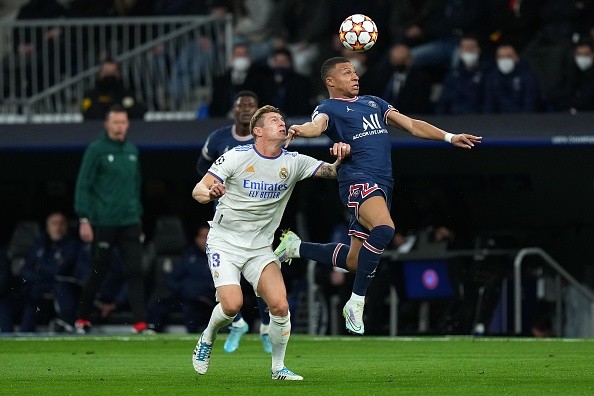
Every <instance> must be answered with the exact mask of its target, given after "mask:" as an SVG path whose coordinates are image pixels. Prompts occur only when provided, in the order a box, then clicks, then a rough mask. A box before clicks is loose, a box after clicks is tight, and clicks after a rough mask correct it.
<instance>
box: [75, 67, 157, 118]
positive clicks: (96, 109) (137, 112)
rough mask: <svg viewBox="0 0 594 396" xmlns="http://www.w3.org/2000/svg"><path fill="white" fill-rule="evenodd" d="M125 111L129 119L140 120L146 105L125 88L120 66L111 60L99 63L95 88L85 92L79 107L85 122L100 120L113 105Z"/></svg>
mask: <svg viewBox="0 0 594 396" xmlns="http://www.w3.org/2000/svg"><path fill="white" fill-rule="evenodd" d="M116 104H117V105H120V106H122V107H124V109H126V111H127V112H128V116H129V117H130V118H131V119H142V118H143V117H144V113H146V110H147V109H146V105H145V104H144V103H143V102H142V101H141V100H139V99H138V98H137V97H136V94H135V93H134V92H132V91H131V90H130V89H128V88H126V86H125V85H124V81H123V80H122V72H121V71H120V66H119V65H118V64H117V63H116V62H115V61H113V60H111V59H106V60H105V61H103V62H102V63H101V68H100V69H99V73H97V78H96V80H95V88H93V89H91V90H89V91H87V92H85V94H84V97H83V100H82V102H81V105H80V110H81V113H82V115H83V117H84V119H85V120H102V119H104V118H105V115H106V114H107V111H108V110H109V108H110V107H111V106H113V105H116Z"/></svg>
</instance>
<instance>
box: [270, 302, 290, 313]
mask: <svg viewBox="0 0 594 396" xmlns="http://www.w3.org/2000/svg"><path fill="white" fill-rule="evenodd" d="M268 309H269V310H270V314H271V315H274V316H286V315H288V313H289V303H288V302H287V300H286V299H285V300H284V301H283V300H279V301H271V302H269V303H268Z"/></svg>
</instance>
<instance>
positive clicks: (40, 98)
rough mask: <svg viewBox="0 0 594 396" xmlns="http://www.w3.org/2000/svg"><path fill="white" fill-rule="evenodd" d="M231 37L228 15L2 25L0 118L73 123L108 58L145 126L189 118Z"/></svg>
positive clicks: (224, 56)
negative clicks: (148, 120) (166, 117)
mask: <svg viewBox="0 0 594 396" xmlns="http://www.w3.org/2000/svg"><path fill="white" fill-rule="evenodd" d="M231 36H232V20H231V15H227V16H226V17H225V18H215V17H212V16H191V17H190V16H188V17H186V16H176V17H137V18H97V19H91V18H89V19H51V20H26V21H25V20H21V21H2V22H0V54H1V55H2V74H0V93H2V100H1V101H0V114H2V115H3V117H4V118H6V117H8V118H10V119H15V120H17V121H19V120H21V121H22V119H23V118H24V119H25V121H27V122H28V121H31V120H41V121H42V122H76V121H80V120H81V116H80V102H81V100H82V98H83V94H84V92H85V91H86V90H87V89H90V88H92V87H93V86H94V82H95V75H96V73H97V71H98V70H99V63H100V61H101V60H103V59H105V58H106V57H110V58H112V59H114V60H115V61H117V62H118V63H119V64H120V67H121V70H122V75H123V79H124V82H125V83H126V85H127V86H128V87H129V88H131V89H132V90H133V91H134V92H135V93H136V94H137V95H138V96H139V97H141V98H142V99H143V100H144V101H145V103H146V105H147V107H148V110H149V114H153V118H155V117H157V118H158V115H159V114H163V113H168V112H170V111H175V112H176V114H177V115H178V116H179V115H180V114H186V115H187V114H191V115H194V114H195V113H196V110H197V109H198V108H199V107H200V105H201V104H202V103H205V102H206V101H207V100H208V99H209V96H210V94H211V91H212V79H213V76H216V75H217V74H219V73H221V72H223V71H224V70H225V67H226V65H227V60H228V59H229V57H230V54H231V47H230V45H229V43H231ZM49 37H52V38H51V39H50V38H49ZM19 44H21V46H19ZM155 114H156V115H155Z"/></svg>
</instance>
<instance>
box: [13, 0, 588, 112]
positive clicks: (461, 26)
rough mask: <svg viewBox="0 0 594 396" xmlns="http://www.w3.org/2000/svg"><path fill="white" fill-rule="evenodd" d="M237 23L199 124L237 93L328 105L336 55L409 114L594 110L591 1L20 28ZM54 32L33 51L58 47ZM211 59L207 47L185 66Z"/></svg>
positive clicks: (368, 87)
mask: <svg viewBox="0 0 594 396" xmlns="http://www.w3.org/2000/svg"><path fill="white" fill-rule="evenodd" d="M229 13H230V14H232V15H233V21H234V22H233V24H234V31H233V50H232V58H231V59H230V63H229V65H228V69H227V70H226V72H225V73H224V74H223V75H220V76H215V79H214V83H213V90H212V98H211V101H210V103H209V104H208V106H207V107H205V108H204V109H203V112H202V114H201V116H202V117H206V116H211V117H220V116H227V115H228V114H227V111H228V109H229V108H231V101H232V100H233V98H234V96H235V94H236V93H237V92H239V91H240V90H252V91H254V92H256V93H257V94H258V96H259V97H260V102H261V103H267V104H272V105H275V106H277V107H279V108H280V109H281V110H283V112H284V113H285V114H286V115H287V116H304V115H305V116H307V115H309V114H310V113H311V111H312V110H313V108H314V107H315V105H316V103H317V102H319V100H320V99H322V98H323V97H324V95H325V90H324V88H323V84H322V82H321V81H320V77H319V68H320V65H321V63H322V62H323V61H324V60H325V59H327V58H328V57H331V56H345V57H347V58H349V59H350V60H351V61H352V62H353V64H354V65H355V67H356V69H357V71H358V74H359V77H360V83H361V90H360V92H361V94H372V95H377V96H380V97H382V98H384V99H385V100H387V101H389V102H390V103H391V104H393V105H394V106H395V107H396V108H397V109H399V110H400V111H402V112H404V113H410V114H452V115H459V114H477V113H529V112H571V113H575V112H579V111H592V110H594V68H592V64H593V60H594V50H593V47H592V40H593V38H594V0H487V1H484V0H393V1H387V0H370V1H366V2H361V1H356V2H355V1H351V0H344V1H342V0H341V1H337V0H333V1H311V0H283V1H281V0H205V1H192V0H136V1H135V0H102V1H96V0H93V1H91V0H29V1H28V2H24V3H23V4H22V7H21V8H20V9H19V11H18V12H17V15H16V18H17V19H23V20H24V19H47V18H62V17H75V18H88V17H94V18H96V17H132V16H151V15H152V16H154V15H169V16H171V15H215V16H221V15H225V14H229ZM355 13H362V14H365V15H368V16H369V17H371V18H372V19H373V20H374V21H375V23H376V25H377V26H378V30H379V39H378V41H377V43H376V44H375V46H374V47H373V48H372V49H371V50H369V51H367V52H365V53H354V52H351V51H349V50H346V49H345V48H343V47H342V45H341V43H340V41H339V39H338V35H337V30H338V27H339V26H340V23H341V22H342V20H343V19H344V18H345V17H347V16H348V15H351V14H355ZM50 33H51V31H48V33H47V34H46V36H45V37H38V38H35V40H37V41H39V40H54V39H56V38H57V35H58V33H57V32H54V33H53V34H50ZM21 39H22V40H20V42H18V41H19V40H17V42H16V43H15V46H16V48H17V51H18V52H19V53H21V54H23V53H26V52H27V51H35V48H34V45H33V44H34V40H33V38H27V37H21ZM211 44H212V43H211ZM211 50H212V45H209V43H204V42H202V43H199V45H198V46H197V47H195V48H193V50H192V51H191V53H190V54H185V55H184V54H179V56H180V57H181V56H185V57H188V56H190V57H191V56H195V55H196V53H197V52H201V51H202V52H203V53H204V54H206V53H208V52H209V51H211ZM204 54H203V55H204ZM206 55H208V54H206ZM204 59H208V56H206V57H205V56H203V57H202V58H201V60H202V61H204ZM188 67H190V66H188ZM178 72H180V73H182V74H183V73H184V72H188V71H187V70H186V71H184V70H182V71H178ZM98 77H99V76H98ZM99 83H100V81H98V85H99ZM178 83H182V84H186V83H187V84H189V83H190V82H189V80H188V79H181V80H180V81H178ZM137 94H140V93H137ZM127 97H133V95H132V96H130V95H127ZM85 99H88V96H85ZM88 103H89V102H88V100H87V102H85V103H83V104H82V105H81V108H82V111H83V113H85V112H86V108H85V105H86V106H87V107H88ZM142 114H144V113H143V112H141V113H140V116H141V115H142ZM85 116H87V115H86V114H85ZM89 118H93V117H92V115H89Z"/></svg>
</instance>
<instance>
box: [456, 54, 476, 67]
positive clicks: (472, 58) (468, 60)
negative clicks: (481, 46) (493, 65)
mask: <svg viewBox="0 0 594 396" xmlns="http://www.w3.org/2000/svg"><path fill="white" fill-rule="evenodd" d="M478 59H479V54H478V52H460V60H461V61H462V63H464V66H466V67H472V66H474V65H476V63H477V62H478Z"/></svg>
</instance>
